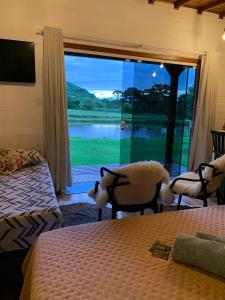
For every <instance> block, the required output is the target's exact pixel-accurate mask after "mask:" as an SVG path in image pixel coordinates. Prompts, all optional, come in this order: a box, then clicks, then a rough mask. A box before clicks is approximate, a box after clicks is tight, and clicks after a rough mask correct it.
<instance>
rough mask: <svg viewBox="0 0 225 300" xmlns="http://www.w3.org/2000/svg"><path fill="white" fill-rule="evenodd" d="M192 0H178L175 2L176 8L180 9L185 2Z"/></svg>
mask: <svg viewBox="0 0 225 300" xmlns="http://www.w3.org/2000/svg"><path fill="white" fill-rule="evenodd" d="M189 1H190V0H176V1H175V2H174V4H173V5H174V8H175V9H179V8H180V7H181V6H182V5H183V4H185V3H187V2H189Z"/></svg>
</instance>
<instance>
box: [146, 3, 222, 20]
mask: <svg viewBox="0 0 225 300" xmlns="http://www.w3.org/2000/svg"><path fill="white" fill-rule="evenodd" d="M156 1H159V2H166V3H171V4H172V5H173V6H174V8H175V9H179V8H180V7H182V6H184V7H189V8H193V9H195V10H196V11H197V13H198V14H200V15H201V14H203V13H205V12H211V13H215V14H218V15H219V18H220V19H223V18H224V17H225V0H190V1H188V0H148V3H149V4H154V2H156Z"/></svg>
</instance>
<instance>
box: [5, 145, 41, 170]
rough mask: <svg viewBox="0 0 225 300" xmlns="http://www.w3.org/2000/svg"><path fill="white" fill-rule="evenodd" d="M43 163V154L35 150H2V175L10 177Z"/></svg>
mask: <svg viewBox="0 0 225 300" xmlns="http://www.w3.org/2000/svg"><path fill="white" fill-rule="evenodd" d="M43 161H44V159H43V157H42V156H41V154H40V153H39V152H38V151H36V150H33V149H0V175H9V174H11V173H13V172H15V171H17V170H20V169H21V168H22V167H24V166H29V165H35V164H38V163H40V162H43Z"/></svg>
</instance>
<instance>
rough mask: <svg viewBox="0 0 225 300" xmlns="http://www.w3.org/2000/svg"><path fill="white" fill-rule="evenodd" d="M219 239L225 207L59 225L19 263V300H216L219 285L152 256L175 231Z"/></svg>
mask: <svg viewBox="0 0 225 300" xmlns="http://www.w3.org/2000/svg"><path fill="white" fill-rule="evenodd" d="M199 230H200V231H206V232H209V233H212V234H217V235H224V236H225V206H218V207H211V208H199V209H192V210H185V211H179V212H168V213H167V212H166V213H160V214H152V215H145V216H137V217H132V218H126V219H122V220H111V221H104V222H98V223H90V224H85V225H79V226H71V227H65V228H62V229H57V230H53V231H50V232H46V233H43V234H41V235H40V236H39V237H38V239H37V240H36V242H35V244H34V246H33V247H32V249H31V251H30V253H29V255H28V256H27V258H26V261H25V263H24V274H25V280H24V286H23V290H22V293H21V298H20V300H28V299H29V300H62V299H71V300H74V299H76V300H100V299H107V300H117V299H123V300H124V299H127V300H136V299H137V300H150V299H151V300H153V299H157V300H158V299H160V300H161V299H166V300H168V299H182V300H183V299H185V300H188V299H190V300H194V299H196V300H201V299H210V300H215V299H218V300H222V299H225V280H224V279H222V278H220V277H217V276H215V275H213V274H211V273H207V272H204V271H202V270H200V269H197V268H194V267H190V266H187V265H184V264H179V263H176V262H174V261H171V260H169V261H167V260H163V259H160V258H155V257H153V256H152V255H151V253H150V252H149V249H150V247H151V245H152V244H153V243H154V242H155V241H157V240H159V241H162V242H164V243H166V244H168V245H172V244H173V241H174V240H175V238H176V235H177V234H178V233H188V234H195V233H196V231H199Z"/></svg>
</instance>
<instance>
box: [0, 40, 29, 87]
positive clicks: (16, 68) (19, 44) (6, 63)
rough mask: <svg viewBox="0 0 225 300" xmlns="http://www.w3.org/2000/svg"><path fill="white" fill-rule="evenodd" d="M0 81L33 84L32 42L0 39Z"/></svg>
mask: <svg viewBox="0 0 225 300" xmlns="http://www.w3.org/2000/svg"><path fill="white" fill-rule="evenodd" d="M0 81H3V82H24V83H26V82H27V83H35V61H34V43H33V42H24V41H13V40H5V39H0Z"/></svg>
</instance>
